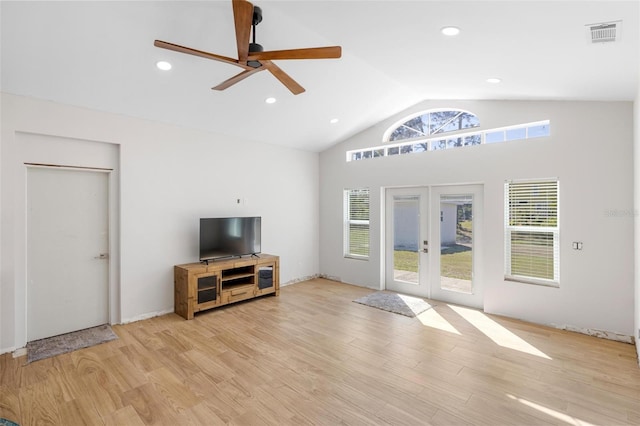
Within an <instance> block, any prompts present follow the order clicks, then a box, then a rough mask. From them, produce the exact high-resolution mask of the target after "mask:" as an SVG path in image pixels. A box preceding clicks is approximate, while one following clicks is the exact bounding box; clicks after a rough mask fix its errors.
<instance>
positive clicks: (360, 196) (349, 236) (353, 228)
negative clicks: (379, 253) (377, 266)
mask: <svg viewBox="0 0 640 426" xmlns="http://www.w3.org/2000/svg"><path fill="white" fill-rule="evenodd" d="M344 207H345V208H344V213H345V217H344V219H345V220H344V255H345V256H347V257H358V258H368V257H369V189H346V190H345V191H344Z"/></svg>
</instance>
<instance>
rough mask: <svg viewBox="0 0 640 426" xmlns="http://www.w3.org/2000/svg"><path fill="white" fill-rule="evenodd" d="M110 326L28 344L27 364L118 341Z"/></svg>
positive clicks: (101, 326)
mask: <svg viewBox="0 0 640 426" xmlns="http://www.w3.org/2000/svg"><path fill="white" fill-rule="evenodd" d="M117 338H118V336H117V335H116V334H115V333H114V332H113V330H112V329H111V326H109V325H108V324H103V325H99V326H97V327H91V328H86V329H84V330H78V331H74V332H71V333H66V334H61V335H59V336H53V337H47V338H46V339H40V340H34V341H32V342H29V343H27V364H29V363H30V362H34V361H38V360H41V359H45V358H50V357H52V356H56V355H61V354H65V353H67V352H73V351H75V350H78V349H82V348H88V347H90V346H95V345H99V344H101V343H105V342H109V341H111V340H115V339H117Z"/></svg>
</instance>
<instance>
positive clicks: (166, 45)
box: [153, 40, 253, 70]
mask: <svg viewBox="0 0 640 426" xmlns="http://www.w3.org/2000/svg"><path fill="white" fill-rule="evenodd" d="M153 45H154V46H156V47H161V48H163V49H168V50H173V51H175V52H180V53H186V54H189V55H194V56H199V57H201V58H206V59H213V60H214V61H220V62H224V63H226V64H232V65H237V66H239V67H242V68H244V69H248V70H251V69H253V68H251V67H250V66H248V65H247V64H241V63H239V62H238V60H237V59H233V58H227V57H226V56H220V55H216V54H215V53H209V52H204V51H202V50H196V49H192V48H190V47H185V46H180V45H178V44H173V43H169V42H166V41H162V40H156V41H154V42H153Z"/></svg>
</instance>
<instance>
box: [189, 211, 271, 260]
mask: <svg viewBox="0 0 640 426" xmlns="http://www.w3.org/2000/svg"><path fill="white" fill-rule="evenodd" d="M260 240H261V218H260V217H216V218H201V219H200V261H207V260H214V259H220V258H224V257H233V256H245V255H252V254H257V253H260V250H261V248H260V242H261V241H260Z"/></svg>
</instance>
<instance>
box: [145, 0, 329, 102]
mask: <svg viewBox="0 0 640 426" xmlns="http://www.w3.org/2000/svg"><path fill="white" fill-rule="evenodd" d="M232 6H233V20H234V24H235V31H236V44H237V48H238V59H234V58H229V57H226V56H221V55H216V54H215V53H209V52H205V51H202V50H196V49H193V48H190V47H185V46H180V45H177V44H173V43H169V42H166V41H162V40H155V41H154V43H153V44H154V46H156V47H160V48H163V49H168V50H173V51H175V52H180V53H186V54H189V55H194V56H199V57H201V58H207V59H212V60H214V61H218V62H224V63H227V64H231V65H235V66H238V67H240V68H243V70H242V71H241V72H240V73H238V74H236V75H234V76H233V77H231V78H229V79H227V80H225V81H223V82H222V83H220V84H218V85H217V86H214V87H212V89H214V90H225V89H227V88H229V87H231V86H233V85H234V84H236V83H239V82H240V81H242V80H244V79H245V78H247V77H249V76H250V75H252V74H255V73H256V72H260V71H264V70H267V71H269V72H270V73H271V74H272V75H273V76H274V77H275V78H277V79H278V80H279V81H280V82H281V83H282V84H284V85H285V87H286V88H287V89H289V90H290V91H291V93H293V94H294V95H299V94H300V93H303V92H304V91H305V89H304V88H303V87H302V86H301V85H300V84H298V83H297V82H296V81H295V80H294V79H293V78H292V77H291V76H289V74H287V73H286V72H284V71H283V70H282V69H281V68H280V67H278V66H277V65H276V64H274V63H273V62H272V60H290V59H337V58H340V57H341V56H342V48H341V47H340V46H328V47H312V48H306V49H289V50H272V51H265V50H264V48H263V47H262V46H261V45H260V44H258V43H256V25H258V24H259V23H260V22H262V9H261V8H259V7H258V6H254V5H253V4H251V3H250V2H248V1H246V0H232ZM251 33H253V39H252V40H251V41H250V37H251Z"/></svg>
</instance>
